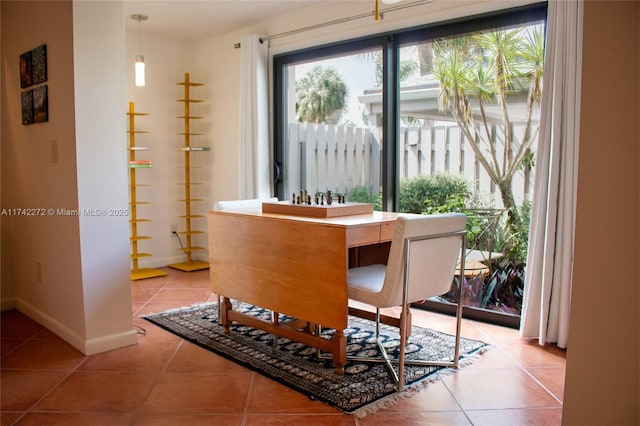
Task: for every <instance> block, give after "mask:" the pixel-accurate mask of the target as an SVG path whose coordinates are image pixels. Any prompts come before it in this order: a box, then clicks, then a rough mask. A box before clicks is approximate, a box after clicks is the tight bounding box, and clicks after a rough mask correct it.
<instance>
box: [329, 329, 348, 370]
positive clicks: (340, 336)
mask: <svg viewBox="0 0 640 426" xmlns="http://www.w3.org/2000/svg"><path fill="white" fill-rule="evenodd" d="M331 340H332V342H333V351H332V352H333V353H332V355H333V364H334V365H335V367H336V374H340V375H342V374H344V365H345V364H346V363H347V338H346V337H345V335H344V332H343V331H342V330H336V332H335V334H334V335H333V338H332V339H331Z"/></svg>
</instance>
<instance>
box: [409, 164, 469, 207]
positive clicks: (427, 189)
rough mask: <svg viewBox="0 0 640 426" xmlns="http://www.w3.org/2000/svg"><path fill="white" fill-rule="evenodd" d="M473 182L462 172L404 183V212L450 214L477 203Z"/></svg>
mask: <svg viewBox="0 0 640 426" xmlns="http://www.w3.org/2000/svg"><path fill="white" fill-rule="evenodd" d="M476 198H477V197H476V196H475V194H474V190H473V183H472V182H470V181H469V180H468V179H467V178H465V177H464V176H462V175H453V174H447V173H438V174H435V175H431V176H418V177H415V178H411V179H404V180H402V181H401V182H400V200H399V202H400V205H399V207H400V211H401V212H405V213H427V214H433V213H447V212H454V211H461V210H463V209H464V208H467V207H471V206H475V205H476V203H477V199H476Z"/></svg>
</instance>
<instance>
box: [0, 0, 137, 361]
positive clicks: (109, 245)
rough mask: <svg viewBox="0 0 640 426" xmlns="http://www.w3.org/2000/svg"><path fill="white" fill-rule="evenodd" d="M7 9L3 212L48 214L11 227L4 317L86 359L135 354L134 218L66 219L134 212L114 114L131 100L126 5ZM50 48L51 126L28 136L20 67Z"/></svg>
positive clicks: (6, 239)
mask: <svg viewBox="0 0 640 426" xmlns="http://www.w3.org/2000/svg"><path fill="white" fill-rule="evenodd" d="M1 7H2V66H3V70H2V121H3V125H2V147H1V148H2V208H4V209H19V208H22V209H24V208H33V209H45V211H47V214H46V215H44V216H5V217H3V220H2V302H3V303H2V307H3V309H4V308H11V307H17V308H18V309H19V310H20V311H22V312H24V313H26V314H27V315H28V316H30V317H31V318H33V319H35V320H36V321H38V322H40V323H41V324H43V325H44V326H45V327H47V328H49V329H50V330H52V331H53V332H54V333H56V334H57V335H59V336H60V337H62V338H63V339H65V340H66V341H68V342H69V343H71V344H72V345H73V346H75V347H76V348H77V349H79V350H80V351H82V352H83V353H86V354H91V353H95V352H99V351H103V350H108V349H115V348H117V347H121V346H126V345H130V344H133V343H135V342H136V332H135V330H134V329H133V321H132V317H131V289H130V284H129V277H128V229H127V226H128V218H127V217H126V216H119V217H118V216H106V217H102V216H100V217H85V216H75V215H74V216H66V215H62V214H58V210H59V209H60V210H69V211H72V210H82V209H85V208H91V209H97V208H118V207H124V208H126V207H127V199H126V193H127V185H126V174H125V170H126V169H125V166H124V162H125V159H126V157H125V150H124V146H123V145H119V144H118V142H117V139H118V136H119V135H120V134H121V133H122V132H123V131H124V125H123V124H124V123H123V122H122V121H121V119H120V117H121V115H120V111H119V110H118V109H117V108H116V107H115V106H116V105H118V104H122V103H123V95H124V80H123V78H122V75H123V73H124V71H123V68H124V57H123V53H122V51H123V46H124V23H123V20H122V13H123V11H122V3H121V2H117V1H113V2H84V1H78V2H72V1H33V2H2V4H1ZM42 43H46V45H47V74H48V79H47V82H46V84H47V86H48V96H49V120H48V121H47V122H44V123H36V124H33V125H28V126H25V125H22V124H21V109H20V104H21V102H20V96H21V92H22V90H21V89H20V85H19V81H20V78H19V75H18V74H19V73H18V71H19V70H18V66H17V64H18V61H17V58H18V57H19V55H20V54H21V53H23V52H25V51H28V50H30V49H33V48H34V47H36V46H38V45H40V44H42ZM54 142H55V143H54ZM52 145H55V146H56V149H55V155H54V152H53V151H54V150H53V149H52ZM49 209H52V211H51V213H48V210H49ZM7 293H8V294H9V298H8V299H5V295H6V294H7Z"/></svg>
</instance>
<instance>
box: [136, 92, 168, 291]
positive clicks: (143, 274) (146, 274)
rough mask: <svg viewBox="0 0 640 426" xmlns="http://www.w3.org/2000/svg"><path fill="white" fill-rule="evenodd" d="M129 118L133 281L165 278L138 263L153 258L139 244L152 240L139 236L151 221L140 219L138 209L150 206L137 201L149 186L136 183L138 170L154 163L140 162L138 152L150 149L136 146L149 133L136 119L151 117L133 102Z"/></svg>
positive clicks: (161, 273) (163, 274) (160, 273)
mask: <svg viewBox="0 0 640 426" xmlns="http://www.w3.org/2000/svg"><path fill="white" fill-rule="evenodd" d="M127 115H128V116H129V130H128V133H129V164H128V166H129V197H130V199H129V211H130V212H131V219H130V220H129V223H130V224H131V238H130V241H131V264H132V269H131V279H132V280H141V279H145V278H154V277H163V276H165V275H167V273H166V272H165V271H161V270H159V269H153V268H140V267H139V264H138V261H139V260H140V259H141V258H144V257H151V256H152V255H151V254H150V253H142V252H140V251H139V247H138V242H140V241H144V240H150V239H151V237H149V236H148V235H139V234H138V224H140V223H143V222H150V221H151V220H150V219H141V218H139V217H138V209H137V207H138V206H139V205H141V204H149V202H148V201H138V200H137V189H138V188H139V187H141V186H148V185H145V184H137V183H136V170H138V169H141V168H150V167H152V165H153V164H152V162H151V161H149V160H140V159H137V158H136V152H138V151H147V150H148V149H149V148H145V147H139V146H136V134H139V133H149V132H148V131H145V130H136V122H135V119H136V117H138V116H143V115H149V114H147V113H143V112H136V111H135V105H134V103H133V102H129V112H127Z"/></svg>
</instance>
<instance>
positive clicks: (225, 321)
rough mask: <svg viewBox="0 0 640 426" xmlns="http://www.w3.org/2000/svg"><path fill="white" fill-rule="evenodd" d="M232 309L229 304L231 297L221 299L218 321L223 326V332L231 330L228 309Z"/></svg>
mask: <svg viewBox="0 0 640 426" xmlns="http://www.w3.org/2000/svg"><path fill="white" fill-rule="evenodd" d="M232 309H233V306H232V305H231V299H229V298H228V297H225V298H223V299H222V308H221V309H220V321H221V322H222V326H223V327H224V334H229V333H230V332H231V328H230V327H231V320H230V319H229V311H231V310H232Z"/></svg>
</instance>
